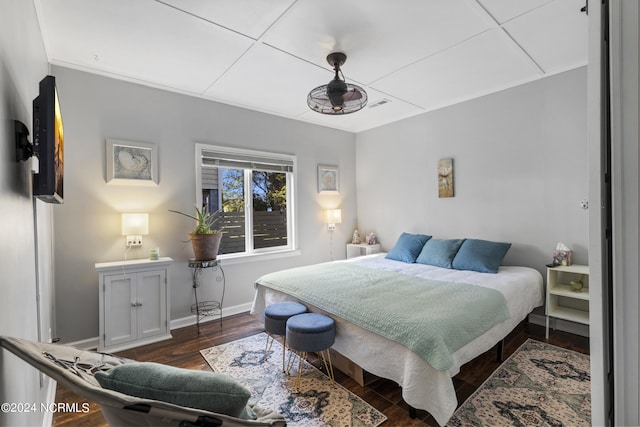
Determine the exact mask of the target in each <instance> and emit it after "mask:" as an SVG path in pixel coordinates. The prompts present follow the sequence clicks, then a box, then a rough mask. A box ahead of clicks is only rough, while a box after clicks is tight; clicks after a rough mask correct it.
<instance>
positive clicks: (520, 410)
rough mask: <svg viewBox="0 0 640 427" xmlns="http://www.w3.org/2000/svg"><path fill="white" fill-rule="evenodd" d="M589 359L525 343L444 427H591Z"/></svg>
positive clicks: (577, 354)
mask: <svg viewBox="0 0 640 427" xmlns="http://www.w3.org/2000/svg"><path fill="white" fill-rule="evenodd" d="M589 372H590V371H589V356H586V355H584V354H580V353H576V352H573V351H570V350H565V349H563V348H560V347H556V346H553V345H550V344H545V343H541V342H539V341H535V340H531V339H529V340H527V342H525V343H524V344H523V345H522V346H521V347H520V348H519V349H518V350H516V352H515V353H514V354H513V355H512V356H511V357H509V359H507V360H506V361H505V362H504V363H503V364H502V365H501V366H500V367H499V368H498V369H497V370H496V371H495V372H494V373H493V374H492V375H491V376H490V377H489V378H488V379H487V381H485V383H484V384H482V386H480V388H479V389H478V390H476V392H475V393H474V394H473V395H471V397H469V399H467V401H466V402H464V404H463V405H462V406H461V407H460V408H458V410H457V411H456V412H455V414H453V417H452V418H451V419H450V420H449V423H448V424H447V426H456V427H457V426H576V427H577V426H590V425H591V384H590V383H591V377H590V374H589Z"/></svg>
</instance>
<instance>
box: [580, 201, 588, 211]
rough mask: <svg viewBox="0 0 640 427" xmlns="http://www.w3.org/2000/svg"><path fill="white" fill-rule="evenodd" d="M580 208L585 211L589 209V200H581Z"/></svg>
mask: <svg viewBox="0 0 640 427" xmlns="http://www.w3.org/2000/svg"><path fill="white" fill-rule="evenodd" d="M580 208H582V209H583V210H587V209H589V201H588V200H581V201H580Z"/></svg>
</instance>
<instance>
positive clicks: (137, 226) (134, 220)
mask: <svg viewBox="0 0 640 427" xmlns="http://www.w3.org/2000/svg"><path fill="white" fill-rule="evenodd" d="M145 234H149V214H148V213H123V214H122V235H123V236H130V235H145Z"/></svg>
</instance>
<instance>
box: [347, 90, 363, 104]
mask: <svg viewBox="0 0 640 427" xmlns="http://www.w3.org/2000/svg"><path fill="white" fill-rule="evenodd" d="M361 98H362V92H360V91H359V90H358V89H356V88H353V90H350V91H348V92H347V93H345V94H344V95H342V99H344V100H345V101H356V100H358V99H361Z"/></svg>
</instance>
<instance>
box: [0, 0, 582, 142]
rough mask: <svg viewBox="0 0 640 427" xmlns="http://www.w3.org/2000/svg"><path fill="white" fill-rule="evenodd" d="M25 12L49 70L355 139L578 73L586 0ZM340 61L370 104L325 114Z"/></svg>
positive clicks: (242, 0) (59, 2)
mask: <svg viewBox="0 0 640 427" xmlns="http://www.w3.org/2000/svg"><path fill="white" fill-rule="evenodd" d="M0 1H1V0H0ZM33 1H34V3H35V5H36V10H37V11H38V19H39V22H40V26H41V30H42V34H43V39H44V40H43V42H44V45H45V49H46V51H47V55H48V57H49V58H50V61H51V62H52V63H54V64H57V65H62V66H67V67H71V68H79V69H82V70H84V71H88V72H95V73H98V74H106V75H109V76H110V77H114V78H122V79H125V80H129V81H136V82H138V83H141V84H147V85H150V86H154V87H163V88H166V89H169V90H173V91H177V92H181V93H185V94H188V95H195V96H200V97H204V98H207V99H211V100H214V101H219V102H225V103H228V104H232V105H236V106H242V107H246V108H250V109H254V110H257V111H263V112H269V113H272V114H277V115H281V116H284V117H287V118H291V119H297V120H304V121H308V122H311V123H317V124H320V125H324V126H330V127H335V128H337V129H343V130H348V131H352V132H359V131H362V130H366V129H371V128H374V127H377V126H381V125H382V124H386V123H390V122H392V121H395V120H400V119H403V118H406V117H408V116H411V115H415V114H419V113H421V112H424V111H429V110H432V109H435V108H439V107H442V106H447V105H451V104H454V103H456V102H460V101H464V100H468V99H472V98H474V97H477V96H482V95H485V94H487V93H490V92H492V91H496V90H502V89H505V88H508V87H511V86H513V85H516V84H519V83H524V82H528V81H531V80H534V79H537V78H542V77H545V76H546V75H549V74H552V73H556V72H559V71H565V70H569V69H571V68H575V67H578V66H582V65H584V64H586V62H587V53H586V46H587V44H586V16H585V15H584V14H582V13H580V12H579V9H580V7H582V6H583V5H584V0H517V1H514V0H397V1H394V2H390V1H388V0H349V1H341V0H268V1H264V0H135V1H131V0H33ZM337 50H341V51H344V52H346V53H347V56H348V59H347V62H346V63H345V64H344V66H343V67H342V69H343V73H344V76H345V77H346V80H347V81H349V82H353V83H356V84H359V85H361V86H363V87H364V88H365V90H366V91H367V92H368V93H369V106H367V107H365V108H364V109H363V110H361V111H359V112H356V113H353V114H349V115H346V116H340V117H336V116H325V115H321V114H318V113H315V112H312V111H310V110H308V108H307V106H306V97H307V94H308V92H309V91H310V90H311V89H312V88H314V87H317V86H319V85H322V84H326V83H328V81H329V80H331V78H332V77H333V76H332V73H331V71H330V68H331V67H330V66H329V64H327V63H326V59H325V58H326V56H327V54H329V53H330V52H332V51H337ZM383 97H385V98H387V99H389V100H391V101H392V102H390V103H386V104H384V105H380V106H377V107H374V108H370V106H371V105H373V104H375V103H376V101H378V100H380V99H382V98H383Z"/></svg>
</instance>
